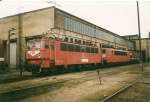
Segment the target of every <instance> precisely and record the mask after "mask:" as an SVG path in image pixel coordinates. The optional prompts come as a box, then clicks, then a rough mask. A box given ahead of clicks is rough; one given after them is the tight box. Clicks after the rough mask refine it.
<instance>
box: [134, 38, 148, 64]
mask: <svg viewBox="0 0 150 102" xmlns="http://www.w3.org/2000/svg"><path fill="white" fill-rule="evenodd" d="M135 42H136V50H139V40H135ZM141 49H142V51H145V54H146V59H145V60H146V61H150V39H149V38H146V39H142V40H141Z"/></svg>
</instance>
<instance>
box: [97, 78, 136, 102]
mask: <svg viewBox="0 0 150 102" xmlns="http://www.w3.org/2000/svg"><path fill="white" fill-rule="evenodd" d="M136 83H137V80H135V81H133V82H132V83H130V84H128V85H126V86H124V87H122V88H121V89H119V90H117V91H116V92H114V93H113V94H111V95H110V96H108V97H106V98H104V99H103V100H101V101H100V102H107V101H109V100H111V99H112V98H113V97H115V96H117V95H118V94H120V93H122V92H124V91H125V90H127V89H128V88H130V87H131V86H133V85H134V84H136Z"/></svg>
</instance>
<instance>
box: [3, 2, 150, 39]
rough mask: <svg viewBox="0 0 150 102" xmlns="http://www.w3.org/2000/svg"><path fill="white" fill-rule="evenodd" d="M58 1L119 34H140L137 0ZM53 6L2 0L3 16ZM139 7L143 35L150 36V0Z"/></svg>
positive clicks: (60, 4) (63, 7)
mask: <svg viewBox="0 0 150 102" xmlns="http://www.w3.org/2000/svg"><path fill="white" fill-rule="evenodd" d="M49 1H50V0H49ZM54 2H55V6H56V7H58V8H60V9H63V10H65V11H67V12H69V13H71V14H73V15H75V16H78V17H80V18H83V19H85V20H87V21H90V22H91V23H94V24H96V25H98V26H100V27H103V28H105V29H107V30H110V31H112V32H114V33H116V34H119V35H132V34H138V25H137V8H136V1H135V0H130V1H125V0H124V1H122V0H120V1H119V0H118V1H112V0H105V1H104V0H103V1H102V0H55V1H54ZM49 6H52V4H50V2H49V3H47V2H46V0H2V1H1V2H0V18H2V17H5V16H9V15H13V14H17V13H19V12H25V11H31V10H35V9H39V8H44V7H49ZM139 7H140V19H141V33H142V37H148V32H149V31H150V1H139ZM41 16H42V15H41Z"/></svg>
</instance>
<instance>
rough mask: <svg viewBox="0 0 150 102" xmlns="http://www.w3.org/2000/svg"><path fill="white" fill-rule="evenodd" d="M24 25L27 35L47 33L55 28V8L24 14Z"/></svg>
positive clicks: (24, 33) (25, 34)
mask: <svg viewBox="0 0 150 102" xmlns="http://www.w3.org/2000/svg"><path fill="white" fill-rule="evenodd" d="M22 27H23V28H22V29H23V35H24V36H25V37H28V36H35V35H41V34H43V33H46V32H47V31H48V30H50V29H51V28H54V8H50V9H45V10H41V11H36V12H30V13H26V14H24V15H23V16H22Z"/></svg>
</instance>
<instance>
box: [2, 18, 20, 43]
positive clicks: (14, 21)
mask: <svg viewBox="0 0 150 102" xmlns="http://www.w3.org/2000/svg"><path fill="white" fill-rule="evenodd" d="M11 28H18V16H12V17H6V18H1V19H0V38H1V39H2V40H7V38H8V30H10V29H11ZM16 32H18V30H16V31H14V33H16ZM15 37H16V36H15V35H14V36H12V37H11V38H15Z"/></svg>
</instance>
